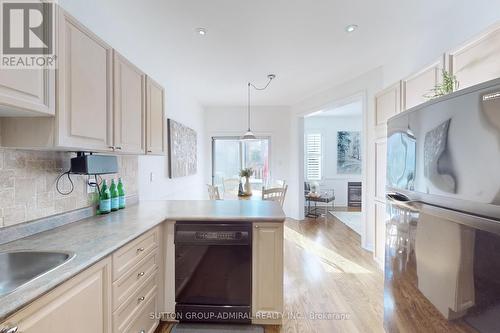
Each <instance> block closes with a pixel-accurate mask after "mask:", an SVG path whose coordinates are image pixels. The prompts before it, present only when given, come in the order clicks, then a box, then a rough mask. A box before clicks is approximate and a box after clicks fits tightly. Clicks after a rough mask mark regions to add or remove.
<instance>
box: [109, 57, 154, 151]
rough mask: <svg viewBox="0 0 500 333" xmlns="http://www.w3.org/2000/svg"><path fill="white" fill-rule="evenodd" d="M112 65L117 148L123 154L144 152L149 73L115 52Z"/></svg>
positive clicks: (114, 133) (115, 143) (115, 144)
mask: <svg viewBox="0 0 500 333" xmlns="http://www.w3.org/2000/svg"><path fill="white" fill-rule="evenodd" d="M113 66H114V72H113V78H114V86H113V88H114V99H113V101H114V119H113V124H114V127H113V128H114V130H113V136H114V140H113V142H114V148H115V150H117V151H120V152H124V153H137V154H141V153H144V150H145V137H144V134H145V127H146V126H145V107H146V90H145V89H146V75H145V74H144V73H143V72H141V71H140V70H139V69H138V68H137V67H135V66H134V65H133V64H131V63H130V62H129V61H127V60H126V59H125V58H124V57H122V56H121V55H120V54H119V53H118V52H116V51H114V57H113Z"/></svg>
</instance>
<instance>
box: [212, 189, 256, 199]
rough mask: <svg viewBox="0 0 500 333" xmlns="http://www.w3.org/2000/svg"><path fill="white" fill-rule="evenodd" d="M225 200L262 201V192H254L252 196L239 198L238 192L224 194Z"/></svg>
mask: <svg viewBox="0 0 500 333" xmlns="http://www.w3.org/2000/svg"><path fill="white" fill-rule="evenodd" d="M222 199H223V200H262V191H261V190H252V195H245V196H239V195H238V191H237V190H236V191H227V192H223V193H222Z"/></svg>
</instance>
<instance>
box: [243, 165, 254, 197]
mask: <svg viewBox="0 0 500 333" xmlns="http://www.w3.org/2000/svg"><path fill="white" fill-rule="evenodd" d="M252 175H253V170H252V168H245V169H241V171H240V177H241V178H243V177H245V185H244V186H245V188H244V191H245V194H246V195H252V186H251V185H250V177H251V176H252Z"/></svg>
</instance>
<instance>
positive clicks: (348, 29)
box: [345, 24, 358, 32]
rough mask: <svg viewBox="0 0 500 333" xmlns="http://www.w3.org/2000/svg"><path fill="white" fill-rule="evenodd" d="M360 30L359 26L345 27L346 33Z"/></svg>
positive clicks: (350, 25)
mask: <svg viewBox="0 0 500 333" xmlns="http://www.w3.org/2000/svg"><path fill="white" fill-rule="evenodd" d="M357 28H358V25H357V24H349V25H348V26H347V27H345V31H346V32H354V30H356V29H357Z"/></svg>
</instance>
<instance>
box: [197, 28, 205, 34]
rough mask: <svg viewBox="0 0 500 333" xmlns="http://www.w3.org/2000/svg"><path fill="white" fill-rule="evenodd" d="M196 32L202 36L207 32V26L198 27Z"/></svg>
mask: <svg viewBox="0 0 500 333" xmlns="http://www.w3.org/2000/svg"><path fill="white" fill-rule="evenodd" d="M196 32H197V33H198V35H200V36H205V35H206V34H207V29H205V28H196Z"/></svg>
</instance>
